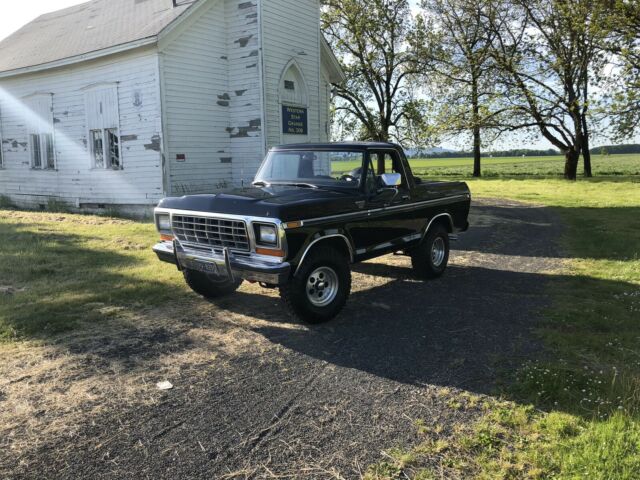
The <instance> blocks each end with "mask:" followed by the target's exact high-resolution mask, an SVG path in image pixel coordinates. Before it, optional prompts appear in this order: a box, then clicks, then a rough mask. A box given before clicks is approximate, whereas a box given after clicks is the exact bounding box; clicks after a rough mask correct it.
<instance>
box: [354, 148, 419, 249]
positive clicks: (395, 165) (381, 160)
mask: <svg viewBox="0 0 640 480" xmlns="http://www.w3.org/2000/svg"><path fill="white" fill-rule="evenodd" d="M385 173H398V174H400V175H401V179H402V180H401V183H400V185H398V186H397V187H395V188H389V187H385V186H384V185H383V184H382V180H381V175H383V174H385ZM365 190H366V192H367V209H368V210H369V212H370V214H369V217H368V233H369V241H368V248H367V250H371V249H390V250H392V249H393V245H395V244H398V245H401V244H402V243H403V240H402V239H403V238H405V237H408V236H411V235H414V234H415V233H416V231H415V219H414V218H413V214H412V212H410V211H403V210H402V207H403V206H404V205H409V204H410V203H411V187H410V184H409V181H408V179H407V175H406V172H405V169H404V166H403V164H402V162H401V160H400V157H399V154H398V152H397V151H396V150H393V149H388V150H373V151H371V152H370V153H369V158H368V161H367V171H366V176H365Z"/></svg>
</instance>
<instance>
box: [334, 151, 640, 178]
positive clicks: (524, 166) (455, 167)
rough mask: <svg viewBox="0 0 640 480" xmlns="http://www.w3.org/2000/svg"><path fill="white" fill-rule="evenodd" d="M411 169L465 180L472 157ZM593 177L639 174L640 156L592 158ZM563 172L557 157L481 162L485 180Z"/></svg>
mask: <svg viewBox="0 0 640 480" xmlns="http://www.w3.org/2000/svg"><path fill="white" fill-rule="evenodd" d="M410 163H411V168H412V170H413V171H414V173H415V174H416V175H419V176H423V177H467V176H470V175H471V173H472V171H473V159H472V158H433V159H412V160H410ZM359 166H360V165H356V163H355V162H334V163H333V171H334V173H335V174H340V173H344V172H348V171H350V170H353V169H354V168H356V167H359ZM592 167H593V172H594V174H596V175H607V176H610V175H640V154H634V155H608V156H602V155H593V156H592ZM563 170H564V158H563V157H561V156H556V157H496V158H488V157H486V158H483V159H482V174H483V176H485V177H513V176H538V177H540V176H559V175H562V173H563Z"/></svg>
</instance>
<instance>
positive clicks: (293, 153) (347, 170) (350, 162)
mask: <svg viewBox="0 0 640 480" xmlns="http://www.w3.org/2000/svg"><path fill="white" fill-rule="evenodd" d="M362 157H363V154H362V152H349V151H344V152H342V151H325V150H287V151H273V152H270V153H269V154H268V156H267V158H266V159H265V161H264V162H263V164H262V167H261V168H260V171H259V172H258V175H257V176H256V180H257V181H262V182H265V183H268V184H296V183H302V184H311V185H318V186H327V187H330V186H336V187H354V188H355V187H358V185H360V177H361V175H362Z"/></svg>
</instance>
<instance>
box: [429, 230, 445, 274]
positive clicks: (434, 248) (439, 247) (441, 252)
mask: <svg viewBox="0 0 640 480" xmlns="http://www.w3.org/2000/svg"><path fill="white" fill-rule="evenodd" d="M445 253H446V249H445V245H444V240H443V239H442V237H436V239H435V240H434V241H433V244H432V245H431V263H432V264H433V266H434V267H439V266H440V265H442V262H443V261H444V257H445Z"/></svg>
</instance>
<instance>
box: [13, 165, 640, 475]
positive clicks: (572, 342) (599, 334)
mask: <svg viewBox="0 0 640 480" xmlns="http://www.w3.org/2000/svg"><path fill="white" fill-rule="evenodd" d="M494 160H495V162H496V163H491V164H490V162H489V160H487V161H486V162H485V165H486V168H487V171H489V170H491V169H493V168H495V169H496V171H497V170H498V169H502V170H501V171H502V172H513V171H514V169H520V168H521V169H522V171H523V172H526V173H527V175H526V176H525V175H516V174H511V173H509V174H507V173H501V174H500V176H498V175H496V176H493V177H489V178H485V179H481V180H471V179H467V180H468V182H469V185H470V187H471V190H472V193H473V195H474V196H475V197H502V198H510V199H514V200H519V201H524V202H533V203H536V204H541V205H546V206H549V207H551V208H553V209H555V210H556V211H557V212H558V213H559V215H560V216H561V218H562V219H563V220H564V222H565V223H566V229H565V232H564V236H563V240H562V242H563V245H562V246H563V249H564V251H565V252H566V255H565V258H564V259H559V260H558V262H559V264H560V265H561V266H562V271H561V272H560V273H561V275H560V274H558V275H552V274H550V275H551V277H550V282H549V296H550V298H551V305H550V307H549V308H548V309H547V310H546V311H545V312H544V321H543V322H542V323H541V324H540V325H539V329H538V335H539V336H540V338H541V339H542V340H543V342H544V345H545V347H546V354H545V355H544V356H543V357H542V358H540V359H535V360H532V361H531V362H529V363H527V364H525V365H522V367H521V368H520V369H519V370H518V371H515V372H507V373H506V374H505V384H506V385H509V386H507V387H505V388H504V389H503V390H502V391H501V392H497V394H496V395H495V396H493V397H486V396H484V397H480V396H476V395H474V394H470V393H467V392H463V393H461V394H460V396H459V398H458V400H457V401H456V402H454V403H455V404H454V403H452V408H455V409H467V408H468V409H481V411H482V412H483V413H482V414H481V415H480V417H479V419H478V420H477V422H476V423H473V424H469V425H464V426H462V427H461V428H460V429H458V430H456V431H451V432H439V436H440V438H439V439H438V440H437V441H433V440H429V438H432V437H431V436H429V434H430V433H432V432H430V428H432V427H430V426H429V425H430V423H429V419H424V420H418V421H416V427H415V428H416V429H417V431H418V433H419V435H424V442H423V443H422V444H420V445H419V446H418V447H416V448H412V449H403V448H397V449H392V450H389V451H388V452H387V457H388V459H387V460H385V462H383V463H381V464H378V465H374V466H372V467H371V468H370V469H369V470H368V473H366V475H365V476H366V477H368V478H370V479H373V478H380V479H382V478H385V479H387V478H443V477H444V478H472V477H478V478H562V479H573V478H576V479H577V478H589V479H634V478H638V472H639V471H640V411H639V409H638V407H639V406H640V322H639V319H640V176H637V175H636V176H634V175H631V174H633V173H635V174H638V173H640V156H622V155H621V156H611V157H596V158H595V159H594V167H595V168H594V170H595V172H596V173H597V174H598V173H599V174H600V176H599V177H597V178H594V179H592V180H583V179H581V180H579V181H577V182H573V183H569V182H565V181H563V180H560V179H557V178H546V176H547V175H550V173H549V172H551V171H552V168H551V166H552V165H553V169H556V167H557V168H560V169H561V160H560V159H554V160H550V159H549V157H542V158H541V159H536V160H532V161H531V162H516V163H513V159H492V161H494ZM508 160H510V161H508ZM424 162H429V163H428V165H427V166H426V167H424V168H425V169H427V170H429V169H432V168H440V169H446V171H444V173H443V172H440V173H442V175H441V177H443V178H451V175H453V174H452V173H451V172H453V171H457V172H458V173H456V174H455V175H460V178H464V177H462V174H463V173H464V174H467V175H468V170H469V163H468V161H467V160H464V161H462V160H460V159H455V160H435V161H431V160H420V161H416V163H415V165H416V166H417V168H418V171H419V172H420V170H419V169H420V168H422V165H423V163H424ZM431 162H435V163H438V164H443V163H446V162H454V163H457V164H456V165H454V163H446V165H445V166H442V165H439V166H437V167H436V166H433V164H432V163H431ZM465 162H466V163H465ZM510 162H511V163H510ZM556 162H557V165H556ZM429 171H431V170H429ZM487 171H485V173H486V172H487ZM615 171H619V172H624V173H625V174H626V175H615V176H614V175H611V172H615ZM540 172H543V173H540ZM607 172H609V173H607ZM556 173H557V172H556ZM430 176H435V175H430ZM155 238H156V234H155V232H154V227H153V225H152V224H151V223H144V222H136V221H131V220H123V219H115V218H106V217H96V216H84V215H72V214H68V213H54V212H51V213H48V212H23V211H18V210H13V209H4V210H2V209H0V242H1V244H2V248H1V249H0V279H1V280H0V300H1V301H0V341H1V342H4V343H5V344H6V345H9V344H13V345H15V344H18V343H21V342H22V341H23V340H30V339H36V340H38V339H47V338H49V337H51V336H52V335H53V334H56V333H59V332H63V331H69V330H77V329H79V328H81V327H83V326H84V325H89V324H91V323H95V322H105V321H109V316H108V310H114V309H126V311H128V312H135V311H142V310H144V309H148V308H150V307H154V306H156V307H158V306H160V307H162V306H163V305H166V304H168V303H169V302H170V301H172V300H174V299H175V297H176V290H177V289H179V292H186V287H185V285H184V282H182V281H181V279H180V274H179V272H177V271H176V270H174V269H170V268H163V269H162V272H163V274H162V276H160V275H158V271H159V270H158V268H159V267H158V265H159V264H158V262H157V259H156V258H155V256H154V254H153V253H152V252H151V251H150V247H151V245H152V243H153V242H154V240H155ZM0 347H1V346H0Z"/></svg>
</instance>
